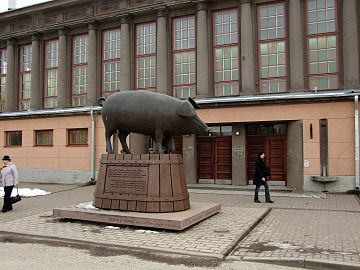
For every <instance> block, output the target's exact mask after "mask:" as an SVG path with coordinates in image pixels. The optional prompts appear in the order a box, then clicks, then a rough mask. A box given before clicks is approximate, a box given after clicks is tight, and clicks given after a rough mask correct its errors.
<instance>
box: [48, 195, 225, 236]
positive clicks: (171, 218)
mask: <svg viewBox="0 0 360 270" xmlns="http://www.w3.org/2000/svg"><path fill="white" fill-rule="evenodd" d="M220 210H221V204H219V203H194V202H193V203H191V208H190V209H189V210H185V211H181V212H171V213H142V212H130V211H115V210H103V209H99V208H95V209H84V208H79V207H76V206H70V207H64V208H55V209H53V216H54V217H57V218H64V219H65V218H66V219H73V220H82V221H91V222H98V223H106V224H116V225H130V226H138V227H148V228H154V229H167V230H175V231H181V230H184V229H186V228H188V227H190V226H192V225H194V224H196V223H198V222H200V221H202V220H204V219H206V218H208V217H210V216H212V215H214V214H217V213H218V212H220Z"/></svg>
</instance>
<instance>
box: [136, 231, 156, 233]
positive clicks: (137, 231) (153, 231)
mask: <svg viewBox="0 0 360 270" xmlns="http://www.w3.org/2000/svg"><path fill="white" fill-rule="evenodd" d="M135 232H138V233H159V232H156V231H150V230H135Z"/></svg>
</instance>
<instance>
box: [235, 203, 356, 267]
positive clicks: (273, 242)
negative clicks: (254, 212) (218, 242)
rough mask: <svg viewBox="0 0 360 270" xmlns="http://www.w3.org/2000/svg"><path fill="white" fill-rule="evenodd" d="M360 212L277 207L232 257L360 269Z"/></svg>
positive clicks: (239, 246)
mask: <svg viewBox="0 0 360 270" xmlns="http://www.w3.org/2000/svg"><path fill="white" fill-rule="evenodd" d="M359 225H360V213H358V212H333V211H321V210H291V209H289V210H283V209H273V210H272V211H271V213H270V214H269V215H268V216H267V217H266V218H265V219H264V220H263V222H261V223H260V224H259V225H258V226H257V227H256V228H255V229H254V230H253V231H252V232H251V233H250V234H249V235H248V236H247V237H246V238H245V239H244V241H242V242H241V243H240V244H239V245H238V247H236V249H235V250H234V252H232V254H231V257H232V258H235V259H243V260H256V259H258V260H262V261H264V260H279V261H281V260H283V261H286V260H289V261H291V260H292V261H303V262H304V263H305V265H306V263H307V262H308V263H310V262H312V263H313V264H314V262H316V261H319V262H321V261H326V262H328V263H330V264H331V263H333V264H344V265H345V264H349V265H353V266H354V265H355V266H359V269H360V231H359Z"/></svg>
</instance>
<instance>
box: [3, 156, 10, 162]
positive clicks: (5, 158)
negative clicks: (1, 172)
mask: <svg viewBox="0 0 360 270" xmlns="http://www.w3.org/2000/svg"><path fill="white" fill-rule="evenodd" d="M2 160H8V161H10V160H11V158H10V157H9V156H4V157H3V158H2Z"/></svg>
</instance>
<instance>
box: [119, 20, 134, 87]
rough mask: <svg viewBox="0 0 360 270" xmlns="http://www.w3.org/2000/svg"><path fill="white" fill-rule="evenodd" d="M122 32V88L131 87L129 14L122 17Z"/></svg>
mask: <svg viewBox="0 0 360 270" xmlns="http://www.w3.org/2000/svg"><path fill="white" fill-rule="evenodd" d="M120 23H121V29H120V31H121V34H120V36H121V37H120V38H121V40H120V49H121V52H120V53H121V56H120V57H121V60H120V68H121V69H120V90H129V89H131V70H132V68H131V62H130V55H131V51H130V22H129V16H123V17H121V18H120Z"/></svg>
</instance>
